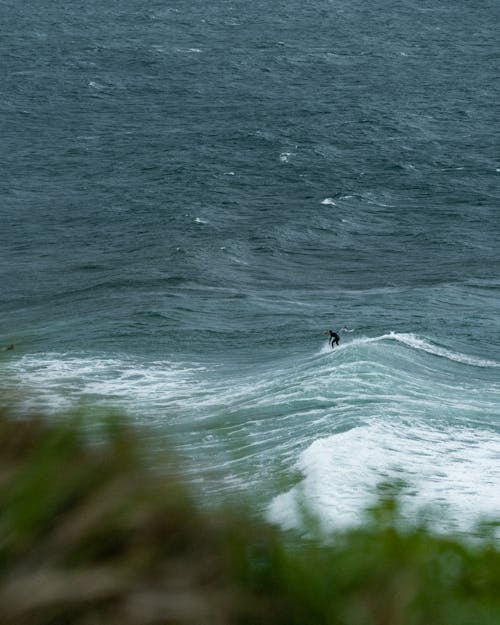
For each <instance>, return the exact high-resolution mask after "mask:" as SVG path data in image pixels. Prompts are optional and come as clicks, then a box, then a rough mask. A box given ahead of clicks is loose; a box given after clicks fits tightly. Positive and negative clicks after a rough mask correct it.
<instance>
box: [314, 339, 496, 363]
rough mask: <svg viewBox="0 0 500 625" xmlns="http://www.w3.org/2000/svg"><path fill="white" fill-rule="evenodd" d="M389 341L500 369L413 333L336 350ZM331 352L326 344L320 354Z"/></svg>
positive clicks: (357, 341)
mask: <svg viewBox="0 0 500 625" xmlns="http://www.w3.org/2000/svg"><path fill="white" fill-rule="evenodd" d="M387 341H395V342H397V343H400V344H402V345H406V346H407V347H411V348H412V349H413V350H416V351H422V352H426V353H428V354H431V355H433V356H438V357H441V358H446V359H448V360H451V361H454V362H459V363H462V364H465V365H470V366H472V367H500V362H497V361H495V360H488V359H484V358H476V357H474V356H469V355H468V354H463V353H461V352H455V351H452V350H450V349H447V348H445V347H442V346H440V345H438V344H437V343H433V342H432V341H430V340H429V339H425V338H421V337H419V336H417V335H415V334H411V333H398V332H389V333H387V334H383V335H381V336H377V337H373V338H367V337H362V338H355V339H353V340H351V341H349V342H344V343H343V344H341V345H339V347H337V348H336V350H339V349H349V348H352V347H354V346H359V345H369V344H372V343H381V342H387ZM331 351H332V350H331V348H330V347H329V346H328V345H327V344H326V345H324V346H323V347H322V349H321V351H320V353H321V354H325V353H329V352H331Z"/></svg>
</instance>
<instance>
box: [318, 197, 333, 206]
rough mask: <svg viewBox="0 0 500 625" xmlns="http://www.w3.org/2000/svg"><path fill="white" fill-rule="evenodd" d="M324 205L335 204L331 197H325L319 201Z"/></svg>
mask: <svg viewBox="0 0 500 625" xmlns="http://www.w3.org/2000/svg"><path fill="white" fill-rule="evenodd" d="M321 203H322V204H324V205H325V206H337V204H335V202H334V201H333V200H332V198H331V197H325V199H324V200H323V201H322V202H321Z"/></svg>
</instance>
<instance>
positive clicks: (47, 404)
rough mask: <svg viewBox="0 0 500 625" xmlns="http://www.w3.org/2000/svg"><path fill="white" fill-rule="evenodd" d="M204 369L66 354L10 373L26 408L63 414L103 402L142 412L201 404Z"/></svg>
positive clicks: (30, 360)
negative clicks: (86, 402)
mask: <svg viewBox="0 0 500 625" xmlns="http://www.w3.org/2000/svg"><path fill="white" fill-rule="evenodd" d="M205 370H206V368H205V367H204V366H203V365H201V364H200V365H196V364H193V363H183V362H176V363H174V362H167V361H161V362H149V363H142V364H140V363H139V364H138V363H136V362H134V361H133V360H130V361H129V360H120V359H114V358H98V357H76V356H68V355H66V354H57V353H54V354H51V353H48V354H44V355H36V356H35V355H34V356H24V357H22V358H20V359H19V360H16V361H12V363H11V364H10V366H9V367H8V368H7V372H8V373H10V377H11V379H12V380H13V381H14V382H15V383H16V384H18V385H19V386H20V387H21V388H22V389H23V393H24V397H25V399H26V404H27V405H33V406H34V407H42V408H44V409H48V410H55V411H57V410H60V409H63V408H70V407H72V406H76V405H78V404H79V403H80V402H81V401H82V400H92V401H93V402H94V401H96V400H102V401H105V402H109V403H111V404H119V405H121V404H122V400H123V401H124V404H123V407H125V408H132V410H133V411H134V408H136V409H137V407H141V406H142V408H143V409H145V410H146V411H148V408H151V407H153V406H154V405H155V403H156V402H160V403H161V404H162V405H170V406H174V407H175V406H178V405H185V404H190V403H191V402H196V397H197V396H198V395H199V394H200V393H201V394H203V393H204V392H205V393H206V392H208V391H207V388H206V386H203V384H200V382H199V374H200V373H201V372H202V371H205Z"/></svg>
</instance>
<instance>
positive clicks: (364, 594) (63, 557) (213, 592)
mask: <svg viewBox="0 0 500 625" xmlns="http://www.w3.org/2000/svg"><path fill="white" fill-rule="evenodd" d="M104 434H105V435H104ZM103 438H104V439H105V442H103V443H102V444H101V443H100V444H99V445H96V446H94V447H89V446H88V445H86V444H85V443H84V442H83V436H82V430H81V428H80V427H79V426H78V425H75V424H74V423H70V424H68V425H59V426H47V425H46V424H44V423H42V422H41V421H37V420H34V419H30V420H26V421H19V420H16V421H14V420H11V419H9V418H7V417H6V415H5V414H4V415H0V624H1V625H69V624H78V625H160V624H162V623H169V624H197V625H211V624H214V625H225V624H232V623H234V624H246V625H253V624H266V625H267V624H270V625H271V624H273V625H316V624H325V625H326V624H332V625H336V624H339V625H441V624H442V625H498V624H499V623H500V552H499V551H498V549H497V548H495V546H494V543H493V540H492V539H488V538H487V537H485V538H484V539H483V540H481V541H479V542H475V543H474V544H470V545H465V544H462V543H460V542H456V541H454V540H453V539H451V538H443V537H436V536H433V535H431V534H429V533H426V532H425V531H424V530H408V531H402V530H398V529H397V527H398V518H397V506H396V502H395V500H394V499H392V498H391V497H388V498H387V499H386V500H385V501H384V500H382V501H381V503H380V506H379V507H378V508H377V510H375V511H374V513H373V514H372V517H371V521H367V522H366V524H365V525H364V526H363V527H361V528H356V529H353V530H350V531H348V532H344V533H342V534H339V535H335V536H333V537H332V538H331V541H330V543H329V546H326V545H325V543H324V541H320V540H319V539H318V540H315V539H314V538H309V539H303V538H302V539H299V538H298V537H294V536H290V535H289V534H287V535H285V534H283V533H281V532H279V531H278V530H277V529H276V528H272V527H270V526H269V525H267V524H265V523H264V522H260V523H257V522H255V520H254V519H251V518H250V517H249V516H248V515H245V514H244V513H242V512H238V511H228V510H224V511H222V510H221V511H219V512H217V513H214V512H213V511H210V512H206V511H204V512H203V511H200V510H198V509H197V508H196V507H195V505H194V504H193V503H192V502H191V501H190V498H189V494H188V493H186V491H185V489H184V488H183V487H181V486H180V485H179V481H178V480H176V479H175V478H173V477H171V478H169V477H165V476H164V475H163V476H161V477H160V476H159V475H158V474H153V473H152V472H151V471H150V470H149V469H148V468H147V467H146V465H145V463H144V462H143V460H142V458H141V450H140V445H139V444H138V443H136V442H135V441H134V435H133V434H131V432H130V431H128V430H127V429H126V428H123V427H121V426H114V425H112V424H111V425H109V427H108V428H107V430H106V432H105V433H103Z"/></svg>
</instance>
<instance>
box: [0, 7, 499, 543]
mask: <svg viewBox="0 0 500 625" xmlns="http://www.w3.org/2000/svg"><path fill="white" fill-rule="evenodd" d="M499 18H500V7H499V5H498V3H497V2H486V3H482V4H481V6H480V7H477V5H475V4H473V3H472V2H456V1H455V0H443V1H442V2H439V3H435V2H431V1H430V0H429V1H427V0H423V1H419V2H415V1H409V0H404V1H403V2H399V3H394V2H390V0H372V1H370V0H363V1H361V0H358V1H356V0H349V1H347V0H331V1H330V0H308V1H307V2H303V1H300V2H299V1H298V0H287V1H285V0H276V1H275V2H274V1H273V2H263V1H260V0H257V1H255V2H251V3H250V2H243V1H241V0H233V1H229V0H212V1H211V2H206V1H201V0H191V1H188V0H183V1H180V0H177V1H167V0H161V1H160V0H153V1H151V2H147V3H144V2H138V1H137V0H122V1H120V2H117V1H116V0H87V1H86V2H84V3H83V2H73V3H71V4H68V3H63V2H54V1H53V0H51V1H50V2H49V1H48V0H40V1H38V2H36V3H34V4H33V3H31V4H26V3H20V2H16V1H15V0H9V1H6V2H2V3H1V7H0V34H1V37H0V50H1V58H2V64H1V67H0V76H1V81H0V91H1V98H0V110H1V116H0V119H1V123H2V133H1V141H0V159H1V160H0V162H1V171H2V176H1V179H0V194H1V195H0V198H1V199H0V219H1V222H0V225H1V235H2V236H1V246H0V260H1V264H0V272H1V284H2V291H1V292H2V297H1V300H0V340H1V341H2V344H4V345H6V344H8V343H12V342H15V343H16V349H15V350H14V351H7V352H2V353H0V385H1V388H2V389H3V390H2V395H3V398H4V400H5V401H10V399H11V398H13V397H14V398H15V399H16V401H17V402H18V403H19V402H20V403H21V404H22V405H23V406H24V407H29V408H30V409H33V410H42V411H43V412H45V413H46V414H47V415H53V414H61V411H64V410H65V409H67V408H72V407H75V406H80V405H85V406H89V405H90V406H92V407H99V406H105V407H112V408H113V409H115V408H118V409H119V410H120V411H121V412H122V414H124V415H127V418H128V419H130V421H131V422H133V423H134V424H139V425H140V426H142V427H143V428H144V430H145V431H146V432H147V433H149V434H148V435H149V437H150V441H151V446H155V447H158V446H159V447H160V448H161V447H162V446H163V445H164V446H165V447H173V448H174V451H175V452H176V455H177V457H178V458H179V463H180V464H181V465H182V467H183V471H184V472H185V474H186V475H187V476H188V477H189V479H190V480H191V481H192V482H193V484H196V485H197V488H198V491H199V493H200V498H201V499H202V500H203V498H204V497H205V496H206V497H207V499H210V500H211V501H212V500H225V499H227V498H229V499H231V498H235V497H238V496H239V495H240V494H243V493H245V494H246V496H248V495H250V497H252V499H253V500H254V501H256V502H257V503H256V505H257V508H258V512H259V514H262V515H265V516H266V517H267V518H269V519H271V520H272V521H273V522H276V523H278V524H281V525H283V526H285V527H289V526H297V525H300V523H301V514H302V513H301V510H302V509H303V506H304V504H306V505H307V507H308V508H309V509H310V510H311V511H312V512H313V514H315V515H317V516H318V517H319V518H320V519H321V521H322V522H323V523H325V524H326V525H327V526H333V527H335V526H345V525H350V524H355V523H357V522H359V520H360V518H361V517H362V513H363V510H364V509H365V508H366V506H367V505H370V504H371V503H372V502H373V498H374V493H375V492H376V488H377V484H380V483H382V482H386V481H389V482H391V481H392V482H394V481H398V480H405V481H406V483H407V484H408V488H407V489H406V491H405V493H404V495H403V499H404V504H405V507H406V510H407V511H408V515H409V516H412V515H415V514H417V513H418V510H421V509H428V508H432V509H433V510H434V514H436V511H438V512H437V515H438V516H439V518H441V519H446V522H445V523H444V524H445V525H446V527H447V528H449V527H453V528H456V529H458V530H459V531H464V532H469V531H472V528H473V526H474V524H475V523H476V522H477V521H478V520H479V519H480V518H495V517H496V518H498V517H499V516H500V494H499V493H500V353H499V344H500V341H499V336H500V290H499V289H500V149H499V139H500V132H499V118H498V102H499V101H500V83H499V81H498V71H497V69H498V54H499V39H498V33H497V24H498V22H499ZM342 328H347V329H344V330H343V329H342ZM327 329H333V330H335V331H337V332H339V334H340V345H339V347H336V348H335V349H333V350H332V349H331V348H330V347H329V346H328V344H327V337H326V336H324V334H323V332H324V331H325V330H327Z"/></svg>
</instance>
